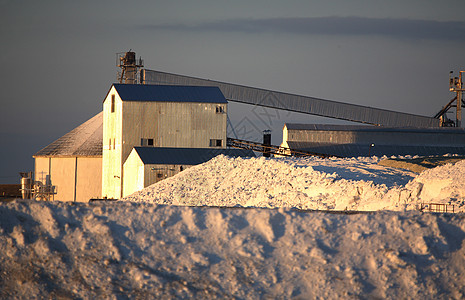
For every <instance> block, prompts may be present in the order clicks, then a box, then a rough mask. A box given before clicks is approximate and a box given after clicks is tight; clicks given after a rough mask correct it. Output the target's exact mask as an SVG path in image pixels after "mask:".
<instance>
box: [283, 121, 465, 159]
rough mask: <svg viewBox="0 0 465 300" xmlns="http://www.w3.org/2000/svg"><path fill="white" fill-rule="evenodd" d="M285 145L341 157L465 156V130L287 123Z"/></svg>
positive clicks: (284, 134)
mask: <svg viewBox="0 0 465 300" xmlns="http://www.w3.org/2000/svg"><path fill="white" fill-rule="evenodd" d="M281 146H282V147H286V148H291V149H294V150H300V151H309V152H315V153H321V154H325V155H334V156H339V157H359V156H370V155H375V156H383V155H386V156H392V155H419V156H429V155H444V154H448V153H451V154H460V155H465V130H464V129H463V128H457V127H435V128H419V127H375V126H364V125H324V124H294V123H286V124H285V125H284V128H283V142H282V144H281Z"/></svg>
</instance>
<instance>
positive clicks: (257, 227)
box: [0, 201, 465, 299]
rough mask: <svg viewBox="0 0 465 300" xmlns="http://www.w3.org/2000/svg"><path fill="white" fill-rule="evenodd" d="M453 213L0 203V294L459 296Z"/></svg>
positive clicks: (460, 230) (464, 277)
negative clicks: (349, 212) (333, 212)
mask: <svg viewBox="0 0 465 300" xmlns="http://www.w3.org/2000/svg"><path fill="white" fill-rule="evenodd" d="M464 241H465V222H464V215H463V214H429V213H420V212H416V211H410V212H375V213H357V214H330V213H325V212H300V211H297V210H286V209H258V208H248V209H245V208H229V209H228V208H210V207H179V206H162V205H155V204H150V203H130V202H109V203H89V204H87V203H78V204H74V205H72V204H69V203H60V202H34V201H17V202H11V203H3V204H1V205H0V272H1V277H0V298H2V299H128V298H129V299H290V298H293V299H463V298H464V297H465V290H464V286H465V242H464Z"/></svg>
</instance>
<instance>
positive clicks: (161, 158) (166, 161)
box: [134, 147, 255, 165]
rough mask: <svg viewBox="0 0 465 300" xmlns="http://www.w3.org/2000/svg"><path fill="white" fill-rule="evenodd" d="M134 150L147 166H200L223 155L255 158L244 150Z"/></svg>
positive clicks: (249, 151) (154, 148)
mask: <svg viewBox="0 0 465 300" xmlns="http://www.w3.org/2000/svg"><path fill="white" fill-rule="evenodd" d="M134 150H135V151H136V152H137V154H138V155H139V157H140V159H141V160H142V162H143V163H144V164H147V165H198V164H201V163H204V162H206V161H209V160H210V159H212V158H214V157H216V156H218V155H221V154H223V155H227V156H231V157H255V154H254V153H253V151H251V150H244V149H218V148H168V147H167V148H162V147H134Z"/></svg>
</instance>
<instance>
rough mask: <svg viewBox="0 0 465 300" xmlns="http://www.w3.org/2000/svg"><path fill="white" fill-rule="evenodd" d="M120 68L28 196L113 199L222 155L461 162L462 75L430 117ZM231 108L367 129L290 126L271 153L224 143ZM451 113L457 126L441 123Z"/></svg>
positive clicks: (50, 149) (48, 155)
mask: <svg viewBox="0 0 465 300" xmlns="http://www.w3.org/2000/svg"><path fill="white" fill-rule="evenodd" d="M117 66H118V67H119V68H120V73H119V74H118V81H119V83H114V84H112V85H111V87H110V89H109V91H108V92H107V94H106V96H105V98H104V99H103V111H102V112H100V113H98V114H97V115H96V116H94V117H93V118H91V119H90V120H88V121H87V122H85V123H83V124H82V125H80V126H78V127H77V128H75V129H74V130H72V131H70V132H69V133H67V134H65V135H64V136H63V137H61V138H59V139H58V140H56V141H55V142H53V143H51V144H50V145H48V146H46V147H45V148H43V149H42V150H40V151H39V152H37V153H36V154H35V155H34V156H33V157H34V159H35V170H34V179H32V178H29V177H28V176H26V175H25V178H23V179H24V183H23V187H22V189H23V191H27V193H26V194H27V195H30V197H34V198H40V199H46V200H50V199H57V200H62V201H75V202H86V201H89V199H92V198H106V199H119V198H121V197H124V196H126V195H129V194H131V193H133V192H135V191H138V190H141V189H143V188H145V187H147V186H149V185H151V184H153V183H156V182H158V181H160V180H163V179H165V178H168V177H170V176H173V175H175V174H177V173H179V172H181V171H183V170H185V169H186V168H189V167H191V166H194V165H197V164H200V163H203V162H206V161H208V160H210V159H211V158H213V157H215V156H217V155H220V154H223V155H229V156H234V157H237V156H241V157H248V156H254V155H255V154H254V152H255V153H257V152H262V153H263V155H264V156H271V155H299V156H303V155H318V156H322V157H327V156H339V157H354V156H370V155H377V156H382V155H388V156H390V155H422V156H430V155H444V154H448V153H450V154H462V155H465V131H464V129H463V128H461V123H460V122H461V107H462V106H463V105H464V104H463V101H462V91H463V88H462V72H460V77H453V78H452V77H451V80H450V85H451V91H453V92H455V93H456V94H457V95H456V97H454V98H453V99H452V100H451V101H450V102H449V103H448V105H446V106H445V107H444V108H443V109H442V110H441V111H440V112H439V113H438V114H437V115H436V116H433V117H427V116H419V115H414V114H407V113H402V112H395V111H389V110H383V109H377V108H372V107H366V106H360V105H354V104H348V103H343V102H337V101H331V100H325V99H318V98H313V97H308V96H299V95H293V94H288V93H282V92H278V91H270V90H264V89H258V88H253V87H247V86H240V85H235V84H230V83H224V82H219V81H212V80H206V79H201V78H195V77H188V76H183V75H177V74H170V73H165V72H159V71H153V70H148V69H143V61H142V59H136V56H135V53H134V52H126V53H120V54H117ZM228 102H239V103H246V104H250V105H254V106H262V107H269V108H273V109H280V110H287V111H294V112H300V113H305V114H312V115H318V116H324V117H329V118H336V119H341V120H346V121H352V122H358V123H363V124H365V125H352V126H340V125H339V126H338V125H321V124H294V123H286V124H284V128H283V142H282V144H281V145H280V146H273V145H271V141H270V139H269V134H265V135H264V142H263V143H257V142H252V141H241V140H238V139H234V138H232V137H227V122H228ZM454 102H455V105H454ZM454 107H455V108H456V110H457V117H456V119H457V120H456V122H453V121H451V120H449V119H447V118H446V117H445V116H446V112H447V111H448V110H449V109H451V108H454ZM369 125H375V126H369ZM446 126H452V127H446ZM30 177H31V176H30ZM39 186H40V187H41V189H39ZM40 191H42V192H40ZM44 191H45V192H44Z"/></svg>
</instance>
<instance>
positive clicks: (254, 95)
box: [142, 70, 440, 127]
mask: <svg viewBox="0 0 465 300" xmlns="http://www.w3.org/2000/svg"><path fill="white" fill-rule="evenodd" d="M142 81H143V83H145V84H168V85H199V86H218V87H219V88H220V89H221V91H222V92H223V94H224V96H225V97H226V99H228V101H233V102H240V103H246V104H251V105H258V106H264V107H270V108H276V109H283V110H288V111H294V112H300V113H305V114H311V115H317V116H322V117H328V118H334V119H341V120H347V121H352V122H359V123H365V124H372V125H378V126H389V127H439V126H440V120H438V119H435V118H432V117H426V116H419V115H414V114H407V113H402V112H395V111H390V110H385V109H378V108H372V107H368V106H361V105H355V104H349V103H343V102H337V101H332V100H325V99H319V98H314V97H308V96H299V95H293V94H288V93H283V92H277V91H271V90H265V89H259V88H254V87H248V86H242V85H237V84H231V83H225V82H220V81H214V80H207V79H202V78H196V77H190V76H184V75H177V74H171V73H165V72H160V71H154V70H142Z"/></svg>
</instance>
